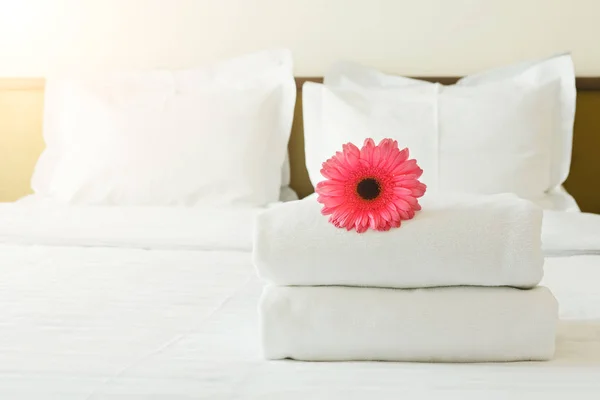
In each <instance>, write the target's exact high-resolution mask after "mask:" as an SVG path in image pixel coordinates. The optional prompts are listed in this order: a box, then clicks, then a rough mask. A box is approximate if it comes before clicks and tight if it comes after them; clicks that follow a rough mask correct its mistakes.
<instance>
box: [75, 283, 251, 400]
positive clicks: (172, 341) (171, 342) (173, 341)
mask: <svg viewBox="0 0 600 400" xmlns="http://www.w3.org/2000/svg"><path fill="white" fill-rule="evenodd" d="M253 275H254V274H253V273H249V274H248V277H247V278H246V281H245V282H244V283H243V284H242V285H240V286H238V287H237V288H235V289H234V290H233V291H232V292H231V293H230V294H228V295H227V296H226V297H225V298H224V299H223V301H221V303H220V304H219V305H217V306H216V307H215V308H214V309H212V310H211V311H210V312H209V313H208V315H206V316H205V317H204V318H202V320H201V321H200V324H199V326H198V327H196V326H194V327H191V328H189V329H188V330H187V332H185V333H180V334H178V335H176V336H174V337H173V338H171V339H170V340H167V341H166V342H165V343H163V344H162V345H160V346H158V347H157V348H156V349H154V350H151V351H149V352H148V353H147V354H144V355H143V356H141V357H139V358H138V359H136V360H134V361H133V362H131V363H129V364H127V365H126V366H124V367H123V368H121V369H119V370H118V371H117V372H116V373H115V374H114V375H112V376H110V377H108V378H106V380H105V381H104V382H102V384H100V385H99V386H98V387H96V388H94V389H93V390H92V392H91V393H90V394H89V396H87V397H86V398H85V400H93V399H94V398H95V397H96V395H97V394H99V392H100V391H101V390H102V388H103V387H105V386H107V385H109V384H110V382H112V381H113V380H115V379H118V378H119V377H120V376H121V375H123V374H124V373H126V372H127V371H128V370H130V369H131V368H133V367H135V366H136V365H138V364H139V363H141V362H142V361H144V360H147V359H149V358H150V357H152V356H155V355H157V354H159V353H161V352H163V351H164V350H166V349H167V348H169V347H171V346H173V345H175V344H176V343H177V342H179V341H180V340H182V339H184V338H185V337H187V336H189V335H190V334H191V333H192V332H194V331H195V330H197V329H199V328H200V326H202V325H203V324H204V323H206V321H209V320H210V318H211V317H212V316H213V315H215V314H216V313H217V312H218V311H220V310H221V309H223V307H224V306H225V305H226V304H227V303H228V302H229V301H230V300H231V299H233V298H234V297H235V296H236V295H237V294H238V293H239V292H240V291H242V290H243V289H244V288H245V287H246V286H247V285H248V283H249V282H250V281H251V279H252V276H253Z"/></svg>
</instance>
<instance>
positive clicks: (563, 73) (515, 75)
mask: <svg viewBox="0 0 600 400" xmlns="http://www.w3.org/2000/svg"><path fill="white" fill-rule="evenodd" d="M554 80H558V82H559V90H558V92H557V93H556V96H554V99H555V102H556V106H555V107H556V109H555V110H556V111H555V112H554V113H553V118H554V121H553V128H552V135H551V139H550V140H551V163H550V169H549V187H548V190H547V196H546V198H541V199H538V203H540V204H543V205H544V206H550V205H552V207H553V208H561V207H562V205H564V208H565V209H567V208H568V209H569V210H572V209H574V208H576V206H575V207H573V204H575V203H574V200H573V198H572V197H571V196H570V195H569V194H568V193H567V192H566V191H565V190H564V189H563V188H562V187H561V185H562V184H563V183H564V181H565V180H566V178H567V176H568V174H569V168H570V164H571V149H572V140H573V122H574V118H575V101H576V88H575V71H574V67H573V62H572V59H571V56H570V55H569V54H561V55H557V56H554V57H550V58H546V59H543V60H539V61H533V62H523V63H518V64H514V65H510V66H506V67H501V68H496V69H492V70H489V71H486V72H483V73H479V74H475V75H470V76H467V77H465V78H462V79H461V80H459V82H458V83H457V85H456V86H457V87H465V86H469V87H481V86H483V85H487V84H490V83H497V84H500V83H504V84H510V83H511V82H512V83H522V84H524V85H531V86H534V87H535V86H538V87H539V86H543V85H545V84H547V83H548V82H551V81H554ZM325 83H326V84H327V85H328V86H335V87H339V88H356V87H369V88H394V87H395V88H399V87H407V86H415V85H422V86H430V85H434V84H432V83H429V82H425V81H420V80H416V79H411V78H406V77H400V76H393V75H388V74H385V73H383V72H380V71H377V70H375V69H372V68H368V67H363V66H360V65H357V64H354V63H349V62H340V63H337V64H336V65H334V66H333V67H332V68H331V69H330V70H329V71H328V72H327V73H326V75H325Z"/></svg>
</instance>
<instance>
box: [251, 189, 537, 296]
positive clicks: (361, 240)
mask: <svg viewBox="0 0 600 400" xmlns="http://www.w3.org/2000/svg"><path fill="white" fill-rule="evenodd" d="M421 203H422V207H423V209H422V211H420V212H419V213H417V215H416V216H415V218H414V219H412V220H410V221H404V222H402V226H401V227H400V228H398V229H392V230H390V231H388V232H376V231H371V230H369V231H367V232H365V233H363V234H358V233H356V232H355V231H350V232H348V231H346V230H344V229H339V228H336V227H335V226H333V225H332V224H330V223H329V222H328V219H327V217H325V216H323V215H321V212H320V210H321V205H320V204H319V203H317V201H316V199H315V198H314V197H312V198H307V199H304V200H301V201H295V202H290V203H286V204H282V205H279V206H276V207H274V208H272V209H270V210H268V211H265V212H263V213H262V214H261V215H259V217H258V218H257V223H256V226H255V232H254V254H253V258H254V263H255V265H256V267H257V269H258V273H259V275H260V276H261V277H262V278H264V279H266V280H268V281H270V282H272V283H275V284H278V285H306V286H314V285H347V286H372V287H394V288H418V287H433V286H454V285H475V286H515V287H523V288H527V287H533V286H535V285H536V284H538V283H539V282H540V280H541V278H542V275H543V262H544V261H543V256H542V251H541V240H540V236H541V224H542V211H541V209H539V208H538V207H537V206H535V205H533V203H530V202H528V201H526V200H521V199H519V198H518V197H516V196H514V195H510V194H501V195H493V196H471V195H443V196H440V195H435V196H434V195H428V196H426V197H425V198H424V199H423V200H422V201H421Z"/></svg>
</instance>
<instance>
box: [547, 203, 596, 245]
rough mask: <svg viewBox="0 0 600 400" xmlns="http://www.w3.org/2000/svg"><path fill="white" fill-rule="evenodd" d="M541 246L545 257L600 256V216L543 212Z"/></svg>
mask: <svg viewBox="0 0 600 400" xmlns="http://www.w3.org/2000/svg"><path fill="white" fill-rule="evenodd" d="M542 232H543V235H542V244H543V250H544V254H545V255H547V256H569V255H577V254H600V250H599V249H600V215H598V214H590V213H564V212H558V211H544V219H543V230H542Z"/></svg>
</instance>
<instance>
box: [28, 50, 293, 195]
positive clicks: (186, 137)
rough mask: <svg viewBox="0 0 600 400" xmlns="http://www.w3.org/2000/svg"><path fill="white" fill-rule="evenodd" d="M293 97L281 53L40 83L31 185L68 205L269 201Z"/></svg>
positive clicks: (275, 191) (277, 182) (286, 56)
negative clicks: (39, 147)
mask: <svg viewBox="0 0 600 400" xmlns="http://www.w3.org/2000/svg"><path fill="white" fill-rule="evenodd" d="M295 94H296V87H295V82H294V78H293V72H292V58H291V54H290V52H289V51H287V50H275V51H265V52H260V53H256V54H251V55H247V56H243V57H240V58H236V59H232V60H229V61H226V62H222V63H219V64H215V65H212V66H208V67H205V68H198V69H191V70H181V71H149V72H136V73H123V74H111V75H105V76H94V77H90V76H87V77H77V78H66V79H49V80H48V81H47V88H46V98H45V102H46V111H45V121H44V138H45V141H46V144H47V148H46V150H45V151H44V153H43V154H42V156H41V157H40V160H39V161H38V164H37V166H36V169H35V173H34V176H33V180H32V186H33V189H34V191H35V193H37V194H40V195H42V196H44V197H48V198H51V199H54V200H56V201H60V202H63V203H70V204H113V205H152V206H164V205H184V206H194V205H243V206H260V205H265V204H267V203H270V202H274V201H277V200H278V199H279V194H280V186H281V182H282V165H284V161H285V158H286V154H287V143H288V139H289V134H290V130H291V124H292V119H293V109H294V103H295ZM284 178H285V177H284Z"/></svg>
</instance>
